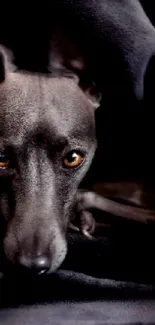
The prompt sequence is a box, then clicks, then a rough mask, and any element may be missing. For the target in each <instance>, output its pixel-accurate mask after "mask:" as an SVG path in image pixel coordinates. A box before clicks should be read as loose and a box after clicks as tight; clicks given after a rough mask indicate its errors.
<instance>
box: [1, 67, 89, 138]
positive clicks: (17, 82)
mask: <svg viewBox="0 0 155 325" xmlns="http://www.w3.org/2000/svg"><path fill="white" fill-rule="evenodd" d="M88 115H90V116H91V118H88ZM79 120H80V123H79ZM88 121H90V124H91V123H93V112H92V109H91V107H90V104H89V102H88V100H87V99H86V97H85V95H84V94H83V92H82V91H81V90H80V88H79V87H78V86H77V85H76V83H75V82H74V81H73V80H71V79H68V78H51V77H48V76H42V75H37V74H33V75H30V74H26V73H12V74H9V75H8V76H7V78H6V80H5V81H4V82H3V83H2V84H1V85H0V130H1V132H2V135H4V136H6V137H11V138H12V139H13V137H15V138H16V139H17V138H20V139H21V138H22V137H23V136H25V134H26V133H27V132H31V131H34V130H35V129H38V126H39V124H40V123H41V124H42V125H44V127H45V126H47V127H48V128H49V129H50V130H51V131H52V129H54V130H55V129H56V131H57V133H60V134H62V133H64V134H65V133H66V134H67V133H68V132H70V131H71V130H72V129H79V130H80V128H81V124H82V125H83V127H84V126H85V127H86V128H87V127H88V126H89V122H88ZM90 127H91V125H90ZM81 130H82V128H81Z"/></svg>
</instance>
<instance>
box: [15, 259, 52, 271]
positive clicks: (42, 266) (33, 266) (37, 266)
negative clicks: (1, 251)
mask: <svg viewBox="0 0 155 325" xmlns="http://www.w3.org/2000/svg"><path fill="white" fill-rule="evenodd" d="M18 264H19V265H20V267H22V269H23V270H25V271H30V272H31V273H34V274H37V275H41V274H45V273H47V272H48V271H49V269H50V267H51V263H50V258H49V257H48V256H47V255H41V256H37V257H35V258H33V259H29V258H28V257H25V256H20V257H19V258H18Z"/></svg>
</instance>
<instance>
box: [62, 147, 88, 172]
mask: <svg viewBox="0 0 155 325" xmlns="http://www.w3.org/2000/svg"><path fill="white" fill-rule="evenodd" d="M83 160H84V155H83V154H82V153H81V152H79V151H73V150H72V151H70V152H69V153H68V154H67V155H66V157H65V158H64V161H63V163H64V166H65V167H67V168H75V167H78V166H79V165H81V163H82V162H83Z"/></svg>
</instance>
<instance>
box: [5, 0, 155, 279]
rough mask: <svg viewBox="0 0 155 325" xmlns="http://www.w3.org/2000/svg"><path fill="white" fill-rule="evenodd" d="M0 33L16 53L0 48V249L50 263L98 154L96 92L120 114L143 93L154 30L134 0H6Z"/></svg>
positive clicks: (37, 265)
mask: <svg viewBox="0 0 155 325" xmlns="http://www.w3.org/2000/svg"><path fill="white" fill-rule="evenodd" d="M19 11H20V13H19ZM3 17H4V19H3ZM7 22H8V23H9V26H11V27H10V28H9V30H7V26H6V25H7ZM0 31H1V32H0V43H2V44H3V45H5V46H6V47H8V48H9V49H11V51H12V52H13V54H14V60H12V59H10V56H9V58H7V55H6V52H5V51H3V50H1V54H0V78H1V84H0V106H1V111H0V132H1V134H0V135H1V142H0V146H1V147H0V148H1V149H0V155H1V156H0V159H1V160H0V164H1V165H0V166H1V171H0V172H1V183H0V190H1V202H0V208H1V219H2V220H4V225H5V229H4V234H3V239H4V240H3V249H4V252H5V255H6V257H7V258H8V260H9V261H11V262H13V263H19V264H21V265H23V266H25V267H27V268H32V269H34V270H35V271H36V272H37V273H40V272H41V273H42V272H44V271H47V270H49V271H53V270H55V269H56V268H57V267H59V265H60V264H61V262H62V261H63V259H64V257H65V254H66V250H67V249H66V240H65V233H66V229H67V225H68V220H69V216H70V214H71V211H72V208H73V206H74V204H75V196H76V192H77V188H78V186H79V184H80V182H81V180H82V179H83V177H84V176H85V174H86V172H87V170H88V168H89V166H90V164H91V162H92V158H93V155H94V152H95V144H96V137H95V118H94V107H97V106H98V105H99V100H98V98H100V96H98V95H99V94H100V93H101V94H102V93H103V94H104V93H105V94H106V101H105V102H106V104H107V103H109V104H108V105H110V106H112V105H111V104H114V103H115V105H118V104H119V109H120V111H121V114H122V108H123V109H124V110H127V107H126V106H128V109H129V110H130V108H131V105H132V104H133V103H135V102H136V103H137V101H140V100H141V99H143V97H144V88H143V86H144V79H145V75H146V70H147V67H148V66H149V63H150V62H152V57H153V55H154V52H155V30H154V27H153V25H152V24H151V22H150V21H149V19H148V18H147V16H146V15H145V13H144V11H143V9H142V7H141V5H140V3H139V1H138V0H137V1H136V0H122V1H116V0H113V1H109V0H102V1H101V0H97V1H89V0H85V1H83V0H81V1H80V0H79V1H73V0H72V1H50V2H48V1H46V2H44V4H43V5H42V4H41V5H39V4H38V2H37V3H35V2H33V4H32V3H29V1H27V2H26V3H25V4H22V7H20V6H19V4H18V3H17V2H16V1H14V2H13V4H12V5H10V4H9V11H8V8H7V3H5V4H4V3H3V5H1V19H0ZM14 67H15V68H14ZM21 69H22V70H27V71H29V73H25V72H21V71H20V70H21ZM50 74H51V75H52V76H53V78H51V77H50ZM70 79H71V80H70ZM77 82H78V85H77ZM81 90H82V91H81ZM122 93H123V96H122ZM111 97H113V99H112V100H111ZM127 103H128V105H127ZM107 108H108V106H107ZM117 113H118V111H117ZM100 122H101V123H100V127H98V126H97V136H98V135H99V143H100V142H102V141H100V139H102V138H103V128H104V124H103V123H104V122H103V120H100ZM99 131H100V132H99ZM100 144H101V143H100ZM100 150H101V152H102V155H103V152H104V151H103V147H102V146H101V147H100ZM101 162H102V159H101ZM70 167H71V168H70ZM77 167H78V168H77ZM104 172H105V170H104ZM104 172H103V174H104Z"/></svg>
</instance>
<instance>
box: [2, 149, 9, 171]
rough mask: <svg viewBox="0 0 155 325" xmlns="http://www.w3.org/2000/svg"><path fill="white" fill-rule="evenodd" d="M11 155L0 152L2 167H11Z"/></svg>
mask: <svg viewBox="0 0 155 325" xmlns="http://www.w3.org/2000/svg"><path fill="white" fill-rule="evenodd" d="M9 163H10V162H9V157H8V155H7V153H5V152H0V169H7V168H8V167H9Z"/></svg>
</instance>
